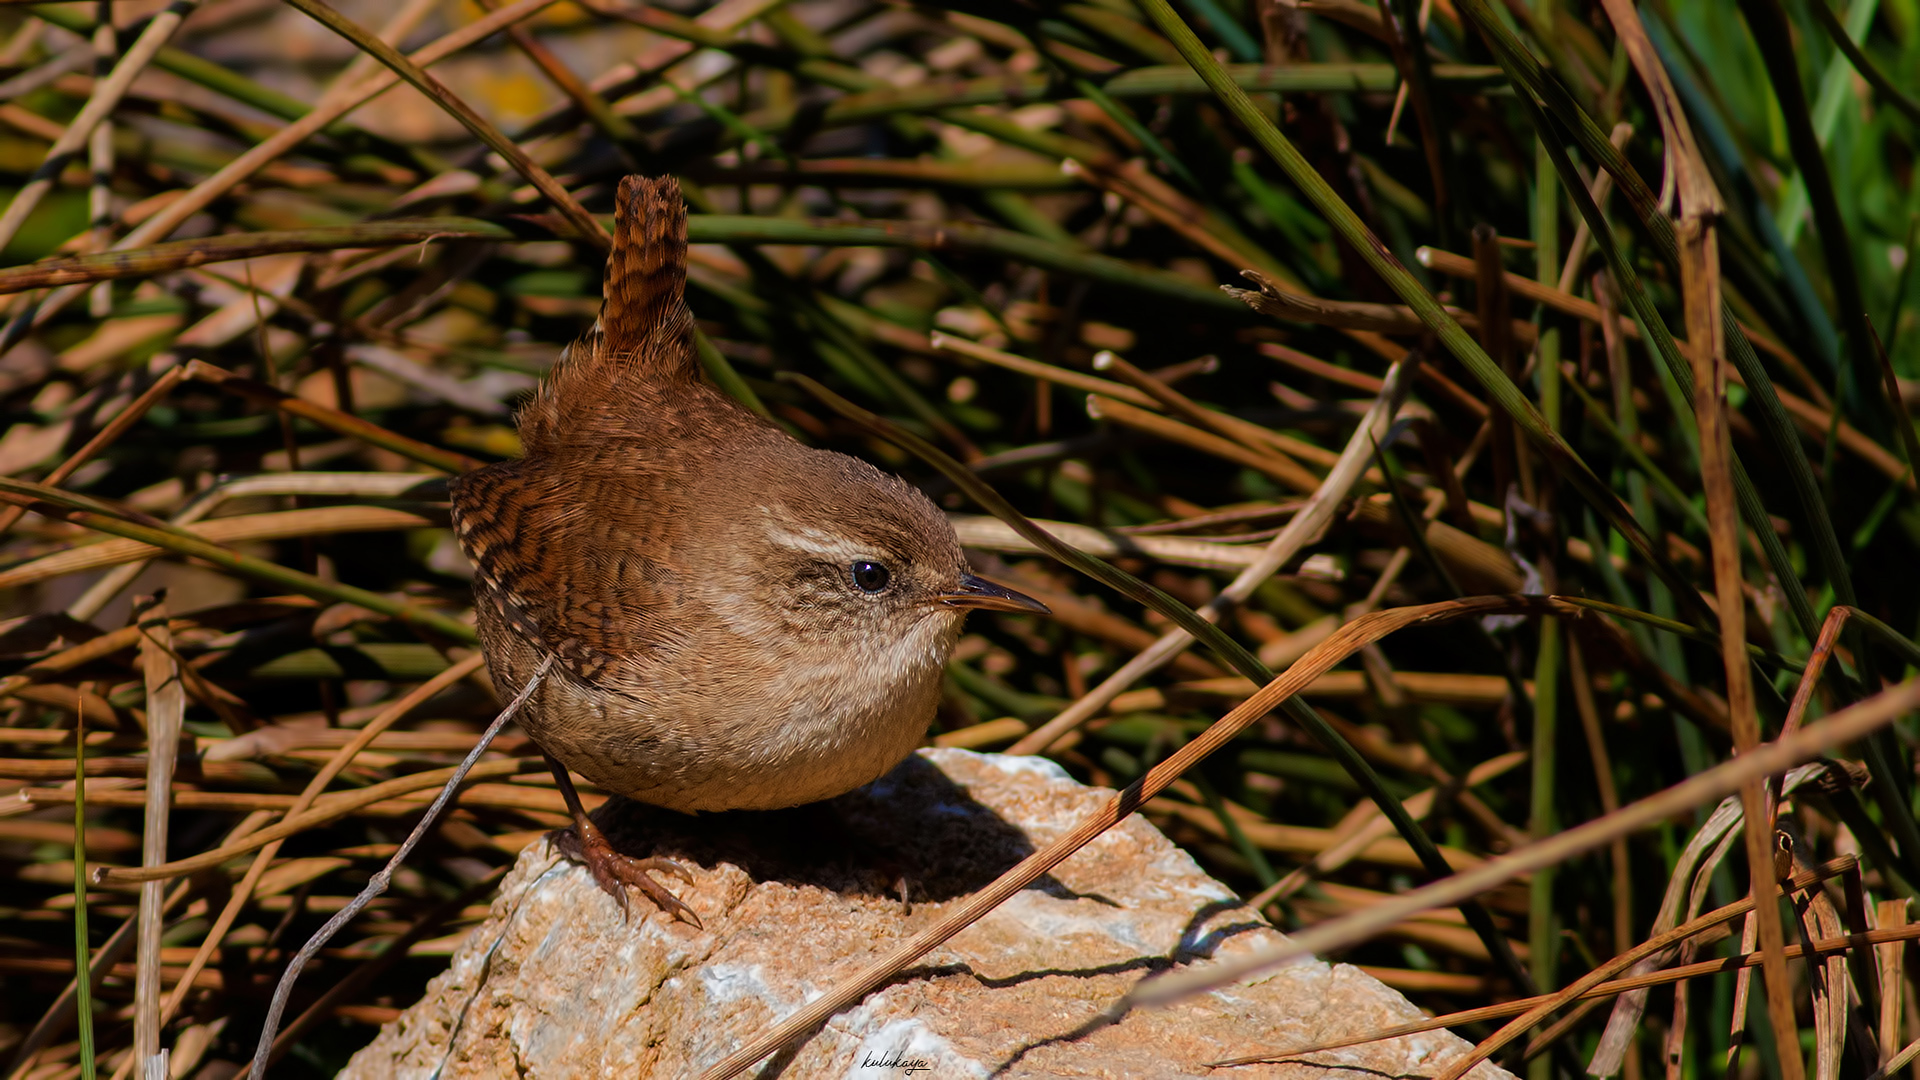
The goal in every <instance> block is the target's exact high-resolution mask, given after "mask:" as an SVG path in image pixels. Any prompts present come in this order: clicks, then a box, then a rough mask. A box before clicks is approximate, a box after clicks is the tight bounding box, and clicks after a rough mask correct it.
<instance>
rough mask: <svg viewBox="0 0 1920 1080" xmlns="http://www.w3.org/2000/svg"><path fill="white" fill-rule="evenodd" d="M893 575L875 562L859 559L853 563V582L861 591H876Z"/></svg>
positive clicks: (884, 586)
mask: <svg viewBox="0 0 1920 1080" xmlns="http://www.w3.org/2000/svg"><path fill="white" fill-rule="evenodd" d="M892 577H893V575H892V574H891V573H889V572H888V571H887V568H886V567H884V566H881V565H880V564H879V563H877V562H867V561H866V560H864V559H863V560H861V561H860V562H857V563H854V564H853V583H854V584H855V585H857V586H859V587H860V591H861V592H870V593H877V592H879V591H880V590H881V589H884V588H886V587H887V582H888V581H889V580H891V579H892Z"/></svg>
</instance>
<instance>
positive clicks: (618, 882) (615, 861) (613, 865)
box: [580, 826, 705, 930]
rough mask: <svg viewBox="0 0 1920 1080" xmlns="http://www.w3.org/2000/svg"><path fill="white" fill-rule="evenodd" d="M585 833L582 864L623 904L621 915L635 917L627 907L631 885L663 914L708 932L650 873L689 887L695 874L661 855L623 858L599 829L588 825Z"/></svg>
mask: <svg viewBox="0 0 1920 1080" xmlns="http://www.w3.org/2000/svg"><path fill="white" fill-rule="evenodd" d="M585 832H586V835H585V836H583V837H581V843H580V861H581V862H583V863H585V864H586V865H587V871H588V872H589V873H591V874H592V875H593V880H594V883H595V884H597V885H599V886H600V888H601V889H603V890H605V891H606V893H607V895H609V896H611V897H613V898H614V899H615V900H618V901H619V902H620V911H621V914H622V915H627V916H630V915H631V914H632V912H631V910H630V909H629V907H628V905H627V887H628V886H632V887H633V888H635V889H638V890H640V891H641V892H642V893H645V894H646V897H647V899H649V900H651V901H653V903H654V906H655V907H658V908H659V909H660V910H661V911H664V912H666V913H667V914H668V915H671V916H673V917H674V918H676V919H684V920H685V921H686V922H688V923H690V924H692V926H693V927H694V929H696V930H700V929H705V927H704V926H702V924H701V922H700V916H698V915H696V914H694V911H693V909H692V908H690V907H688V906H687V905H686V904H685V903H684V902H683V901H682V900H681V899H680V898H679V897H678V896H675V895H674V894H673V892H672V890H670V889H668V888H667V887H666V886H665V885H662V884H660V883H659V882H658V881H655V880H654V879H653V877H652V876H651V874H650V873H649V871H653V872H658V873H664V874H672V875H673V876H674V877H677V878H679V879H680V880H682V881H684V882H686V883H687V884H688V885H692V884H694V880H693V875H692V874H690V873H688V872H687V868H686V867H684V866H681V865H680V864H679V863H677V862H674V861H673V860H672V859H664V858H660V857H659V856H654V857H651V858H645V859H636V858H634V857H633V856H631V855H622V854H620V853H619V852H617V851H615V850H613V845H612V844H609V843H608V842H607V838H606V836H605V835H604V834H602V833H601V832H600V830H599V829H595V828H592V827H591V826H589V827H588V828H587V829H586V830H585Z"/></svg>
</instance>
